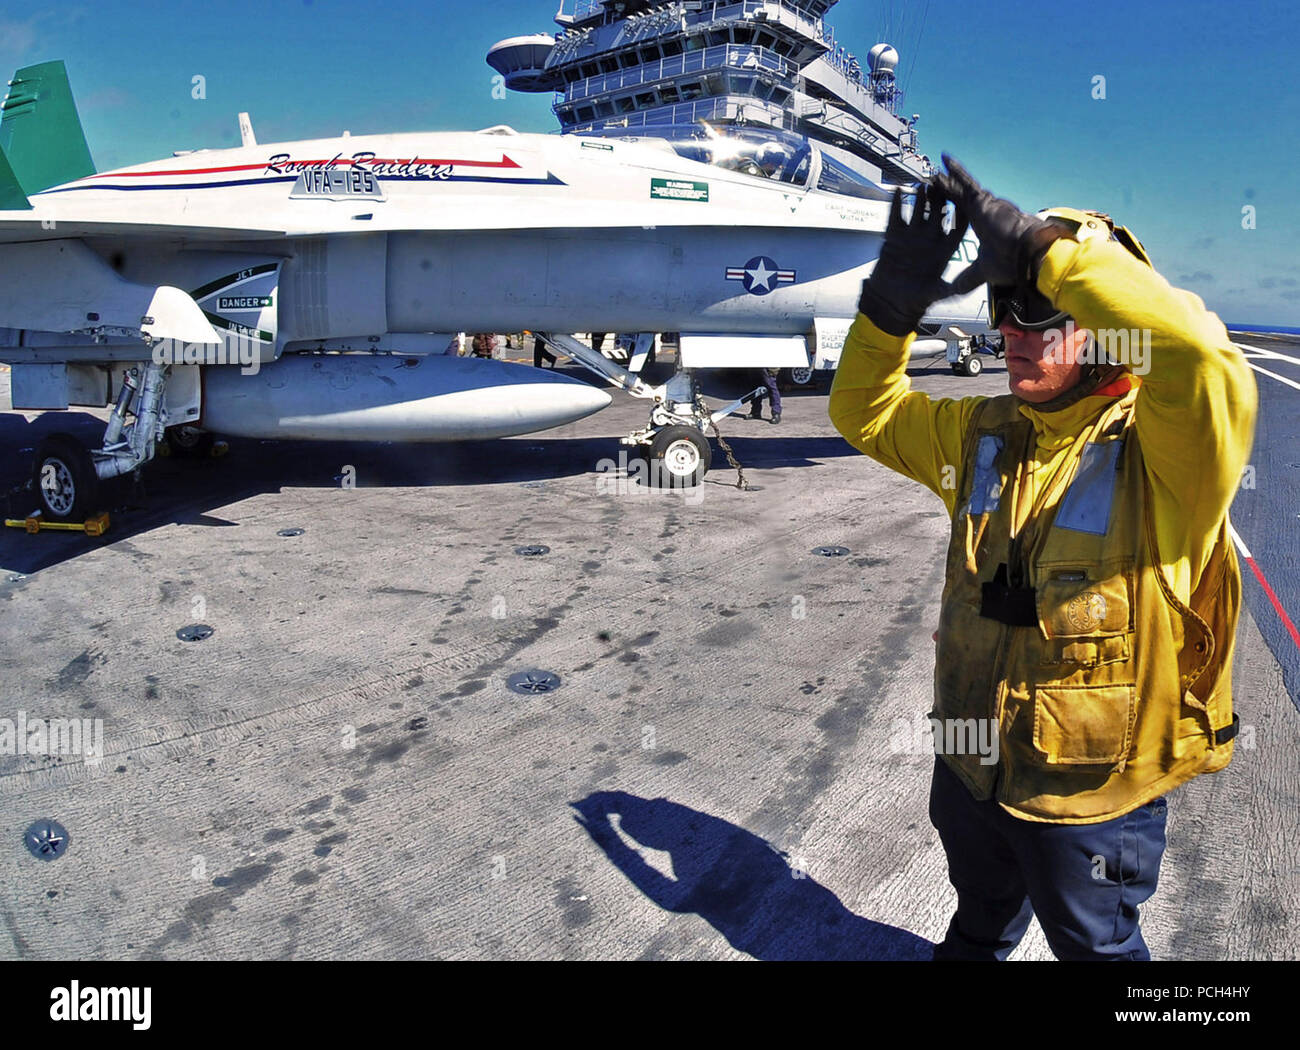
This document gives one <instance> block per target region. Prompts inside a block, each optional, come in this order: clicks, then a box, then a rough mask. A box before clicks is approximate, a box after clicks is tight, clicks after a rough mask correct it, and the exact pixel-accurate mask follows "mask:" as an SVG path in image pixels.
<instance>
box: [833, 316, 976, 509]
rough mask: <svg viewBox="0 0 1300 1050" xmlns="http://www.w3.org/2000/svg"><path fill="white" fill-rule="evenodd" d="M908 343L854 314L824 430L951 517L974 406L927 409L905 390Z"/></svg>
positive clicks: (941, 404) (970, 401)
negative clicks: (829, 428) (921, 490)
mask: <svg viewBox="0 0 1300 1050" xmlns="http://www.w3.org/2000/svg"><path fill="white" fill-rule="evenodd" d="M914 338H915V334H914V333H912V334H909V335H907V336H894V335H890V334H889V333H888V332H883V331H881V330H880V329H879V328H877V327H876V326H875V325H874V324H872V323H871V321H870V320H869V319H868V318H867V317H866V316H865V315H863V314H858V317H857V320H855V321H854V322H853V327H852V328H850V329H849V334H848V337H847V338H846V339H845V340H844V353H843V355H842V356H841V357H840V363H839V367H838V368H837V369H836V371H835V382H834V384H833V385H832V386H831V396H830V404H829V412H830V417H831V422H832V423H833V424H834V425H835V429H836V430H838V431H839V432H840V433H841V434H843V435H844V439H845V440H846V441H847V442H848V443H849V444H850V445H852V446H853V447H854V448H856V449H858V450H860V451H862V452H865V453H866V454H867V455H868V456H870V457H871V458H872V459H874V460H876V461H877V462H878V463H883V464H884V465H885V466H887V467H889V468H890V470H896V471H898V472H899V473H900V474H904V475H906V476H907V477H909V478H912V479H913V480H914V481H919V482H920V483H921V484H922V485H924V486H925V487H926V488H928V489H930V490H931V491H932V492H934V493H935V494H936V495H938V496H939V498H940V499H942V500H943V502H944V505H945V506H946V507H947V508H948V513H949V514H950V515H951V514H952V513H953V512H954V511H955V509H956V506H955V504H956V499H957V490H956V477H957V473H958V471H959V470H960V468H961V449H962V438H963V436H964V435H965V433H966V428H967V426H968V424H969V423H970V419H971V415H972V414H973V413H974V411H975V407H976V406H977V405H978V404H979V402H980V401H981V400H982V399H981V398H975V397H968V398H963V399H962V400H960V401H954V400H952V399H951V398H943V399H942V400H937V401H932V400H931V399H930V398H929V396H927V395H926V394H923V393H921V392H920V391H918V390H913V389H912V383H911V380H910V379H908V377H907V359H908V353H909V350H910V348H911V345H912V340H913V339H914ZM948 468H951V469H948Z"/></svg>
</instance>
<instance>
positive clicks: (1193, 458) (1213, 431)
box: [1038, 240, 1257, 583]
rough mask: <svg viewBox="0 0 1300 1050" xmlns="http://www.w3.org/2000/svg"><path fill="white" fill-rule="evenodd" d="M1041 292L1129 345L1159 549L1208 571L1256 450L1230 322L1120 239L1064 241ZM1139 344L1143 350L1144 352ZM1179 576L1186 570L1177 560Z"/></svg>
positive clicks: (1252, 399) (1108, 337) (1248, 379)
mask: <svg viewBox="0 0 1300 1050" xmlns="http://www.w3.org/2000/svg"><path fill="white" fill-rule="evenodd" d="M1038 289H1039V291H1041V292H1042V293H1043V294H1044V295H1046V296H1047V297H1048V298H1049V299H1051V301H1052V302H1053V303H1054V304H1055V305H1056V306H1058V307H1060V308H1061V309H1062V310H1065V311H1066V312H1067V313H1068V314H1069V315H1070V316H1071V317H1073V318H1074V320H1075V322H1076V323H1077V324H1078V325H1079V327H1081V328H1086V329H1088V330H1090V331H1091V332H1093V333H1094V335H1097V336H1100V338H1101V343H1102V345H1103V346H1104V345H1107V343H1109V344H1110V345H1112V346H1117V347H1119V348H1121V349H1122V348H1123V347H1124V346H1125V344H1126V342H1127V345H1128V348H1129V360H1128V361H1126V362H1122V363H1124V364H1127V365H1128V366H1129V369H1130V371H1132V372H1133V373H1134V374H1135V375H1137V376H1138V377H1139V379H1140V383H1141V386H1140V388H1139V391H1138V400H1137V408H1136V414H1135V417H1134V426H1135V427H1136V429H1137V434H1138V440H1139V441H1140V442H1141V443H1142V456H1143V459H1144V461H1145V463H1146V469H1147V473H1148V475H1149V477H1150V479H1151V485H1152V491H1153V493H1154V495H1155V498H1156V500H1157V502H1161V503H1166V504H1168V505H1170V507H1171V510H1174V511H1175V513H1171V514H1162V515H1159V516H1158V517H1157V519H1156V520H1157V521H1158V522H1159V523H1160V535H1159V541H1160V548H1161V552H1162V555H1165V556H1166V557H1167V558H1168V559H1169V560H1170V561H1171V562H1173V561H1176V560H1179V559H1180V558H1181V557H1182V556H1183V554H1182V553H1180V552H1185V556H1186V557H1187V558H1188V561H1189V565H1188V568H1190V570H1191V572H1190V576H1189V577H1188V579H1187V582H1189V583H1190V581H1191V580H1194V579H1195V578H1196V577H1198V576H1199V575H1200V570H1201V568H1202V567H1203V566H1204V564H1205V559H1206V557H1207V556H1208V550H1209V544H1210V542H1211V541H1212V540H1213V538H1214V535H1215V534H1216V533H1217V532H1218V528H1219V524H1220V522H1221V521H1222V520H1223V517H1224V515H1225V514H1226V513H1227V511H1228V507H1229V506H1230V505H1231V503H1232V499H1233V496H1234V495H1235V494H1236V491H1237V485H1238V483H1239V482H1240V480H1241V474H1242V469H1243V468H1244V467H1245V465H1246V460H1247V459H1248V457H1249V456H1250V447H1251V441H1252V438H1253V436H1254V431H1255V415H1256V409H1257V393H1256V390H1255V380H1254V377H1253V376H1252V375H1251V372H1250V368H1249V367H1248V366H1247V364H1246V359H1245V357H1244V356H1242V353H1241V351H1240V350H1238V349H1237V348H1236V347H1235V346H1234V345H1233V344H1232V342H1231V340H1229V338H1228V333H1227V331H1226V330H1225V329H1224V327H1223V322H1221V321H1220V320H1219V318H1218V317H1217V316H1215V315H1214V314H1213V313H1211V312H1210V311H1209V310H1207V309H1206V308H1205V304H1204V303H1203V302H1202V301H1201V300H1200V298H1199V297H1198V296H1196V295H1193V294H1192V293H1191V292H1187V291H1183V290H1181V289H1178V288H1174V287H1172V286H1171V285H1170V284H1169V282H1168V281H1166V280H1165V279H1164V278H1163V277H1161V276H1160V274H1158V273H1156V272H1155V270H1153V269H1151V268H1150V267H1149V266H1147V265H1145V264H1144V263H1142V262H1141V261H1139V260H1138V259H1137V258H1136V257H1134V256H1133V255H1131V254H1130V253H1129V252H1128V251H1126V250H1125V249H1124V248H1123V247H1122V246H1121V245H1120V244H1119V243H1118V242H1116V241H1103V240H1087V241H1084V242H1083V243H1078V242H1076V241H1074V240H1058V241H1056V242H1055V243H1054V244H1053V245H1052V246H1051V247H1050V248H1049V249H1048V251H1047V254H1046V255H1045V256H1044V257H1043V262H1042V266H1041V268H1040V270H1039V272H1038ZM1135 348H1140V349H1141V353H1138V352H1137V350H1136V349H1135ZM1174 568H1175V573H1176V575H1182V573H1181V572H1180V571H1178V567H1177V566H1174Z"/></svg>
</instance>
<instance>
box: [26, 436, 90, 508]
mask: <svg viewBox="0 0 1300 1050" xmlns="http://www.w3.org/2000/svg"><path fill="white" fill-rule="evenodd" d="M32 489H33V490H34V491H35V492H36V498H37V499H38V500H40V504H41V515H42V517H46V518H49V519H50V520H51V521H85V520H86V519H87V518H88V517H90V516H91V515H92V514H94V513H95V512H96V511H97V510H99V509H100V507H99V506H98V501H99V497H100V483H99V476H98V475H97V474H96V473H95V463H94V461H93V460H92V459H91V458H90V450H89V449H87V448H86V447H85V446H84V445H82V443H81V442H80V441H78V440H77V439H76V438H74V437H73V436H72V435H71V434H51V435H50V436H49V437H47V438H45V439H44V440H42V441H41V443H40V444H39V445H37V446H36V455H35V457H34V458H33V460H32Z"/></svg>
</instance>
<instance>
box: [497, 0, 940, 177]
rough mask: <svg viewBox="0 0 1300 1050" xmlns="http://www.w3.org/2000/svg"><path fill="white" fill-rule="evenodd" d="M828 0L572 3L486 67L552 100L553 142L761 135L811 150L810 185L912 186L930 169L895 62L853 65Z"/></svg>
mask: <svg viewBox="0 0 1300 1050" xmlns="http://www.w3.org/2000/svg"><path fill="white" fill-rule="evenodd" d="M835 3H836V0H730V2H728V0H576V3H575V5H574V9H573V10H572V12H565V11H564V9H563V7H562V8H561V10H560V12H559V13H558V14H556V16H555V21H556V23H557V24H558V25H559V27H560V28H559V31H558V32H557V33H555V34H554V35H552V34H548V33H540V34H535V35H532V36H518V37H512V38H510V39H507V40H502V41H501V42H499V43H498V44H496V45H495V46H493V47H492V48H491V49H490V50H489V52H488V55H487V61H488V63H489V64H490V65H491V66H492V67H493V68H494V69H496V70H497V71H498V72H499V73H500V74H502V76H503V77H504V79H505V85H506V87H508V88H510V89H512V90H515V91H528V92H546V91H550V92H554V93H555V101H554V111H555V115H556V117H557V118H558V120H559V123H560V129H561V131H563V132H565V133H574V134H582V135H594V136H602V135H607V136H621V137H633V136H646V137H650V136H656V135H660V134H671V131H670V129H673V128H684V127H690V126H695V127H699V126H700V125H701V123H703V124H705V125H708V126H711V127H713V128H715V129H719V128H722V129H725V128H744V127H749V128H770V129H773V130H776V131H781V132H787V133H793V134H796V135H799V136H805V137H806V138H807V139H809V140H811V141H812V142H813V143H815V144H816V146H817V147H818V148H819V149H820V150H821V153H822V156H823V164H822V169H823V170H822V173H821V178H820V180H819V181H820V186H821V188H824V189H832V190H837V191H839V192H846V191H847V192H850V193H853V192H855V191H856V193H857V195H860V196H876V195H877V194H879V193H880V192H881V190H880V188H881V187H884V186H889V185H904V186H907V185H912V184H915V183H916V182H918V181H920V180H923V179H925V178H927V177H928V176H929V175H930V173H931V172H932V170H933V168H932V166H931V163H930V161H929V159H928V158H926V157H925V156H924V155H922V154H921V153H920V152H919V151H918V149H917V137H916V128H915V125H916V121H917V119H918V117H917V115H915V114H913V115H912V116H910V117H905V116H903V115H902V102H903V93H902V91H901V90H900V88H899V87H898V84H897V81H896V77H895V71H896V69H897V65H898V53H897V51H895V49H894V48H893V47H891V46H890V45H889V44H887V43H878V44H876V45H875V46H874V47H872V48H871V50H870V52H869V53H868V56H867V66H866V69H863V68H862V66H861V64H860V63H859V61H858V59H857V58H856V57H854V55H853V54H852V53H851V52H850V51H849V50H848V49H846V48H845V47H843V46H841V45H839V44H837V43H836V40H835V33H834V30H833V29H832V28H831V27H830V26H829V25H827V24H826V15H827V13H828V12H829V11H830V9H831V8H832V7H833V6H834V5H835ZM872 189H875V190H877V194H873V193H872V192H871V190H872Z"/></svg>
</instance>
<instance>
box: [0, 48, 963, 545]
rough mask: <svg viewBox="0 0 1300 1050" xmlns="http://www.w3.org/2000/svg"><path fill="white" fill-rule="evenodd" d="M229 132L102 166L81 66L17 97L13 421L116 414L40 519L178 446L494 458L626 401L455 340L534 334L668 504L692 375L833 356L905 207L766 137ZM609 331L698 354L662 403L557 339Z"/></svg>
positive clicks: (702, 417) (7, 322) (704, 454)
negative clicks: (577, 372) (627, 426)
mask: <svg viewBox="0 0 1300 1050" xmlns="http://www.w3.org/2000/svg"><path fill="white" fill-rule="evenodd" d="M241 132H242V139H243V141H242V145H240V146H239V147H236V148H233V149H223V150H197V151H193V152H187V153H182V154H177V155H174V156H172V157H170V158H168V159H165V160H160V161H155V162H152V163H148V164H142V165H137V166H134V167H129V168H123V169H120V170H115V171H106V172H97V171H96V170H95V169H94V165H93V163H92V161H91V158H90V154H89V151H88V149H87V147H86V142H85V138H84V135H83V133H82V130H81V125H80V121H79V119H78V117H77V113H76V108H75V104H74V102H73V99H72V93H71V90H70V88H69V85H68V79H67V75H66V72H65V70H64V67H63V64H62V63H61V62H51V63H46V64H43V65H38V66H32V67H29V68H26V69H23V70H20V71H19V72H18V73H17V74H16V76H15V78H14V80H13V81H11V83H10V88H9V93H8V96H7V97H6V99H5V101H4V113H3V120H2V121H0V361H2V362H6V363H8V364H10V365H11V366H12V400H13V407H14V408H15V409H25V410H47V409H48V410H55V409H67V408H68V407H69V406H72V405H78V406H98V407H106V406H110V405H111V406H113V407H112V412H111V414H110V416H109V421H108V424H107V426H106V429H105V433H104V436H103V441H102V443H101V445H100V446H99V447H96V448H85V447H83V446H82V445H80V444H79V443H78V442H77V441H75V440H74V439H73V438H71V437H70V436H69V435H66V434H57V435H54V436H52V437H50V438H48V439H46V440H45V441H44V442H43V443H42V445H41V446H40V447H39V448H38V449H37V453H36V456H35V463H34V468H33V480H34V487H35V489H36V492H37V494H38V495H39V499H40V502H41V504H42V510H43V513H44V514H46V515H47V516H49V517H51V518H54V519H60V520H68V519H79V518H84V517H85V516H86V515H87V514H88V513H89V512H91V511H93V510H94V509H95V501H96V499H97V496H98V493H97V488H98V484H99V482H101V481H103V480H105V479H109V478H112V477H115V476H118V475H122V474H126V473H128V472H132V471H136V470H138V469H139V468H141V467H142V466H143V465H144V464H145V463H147V462H148V461H149V460H150V459H151V458H152V457H153V455H154V453H155V449H156V447H157V445H158V442H160V441H162V440H170V441H174V442H176V443H177V444H181V445H183V444H185V443H187V442H193V441H194V440H195V439H196V437H197V436H198V435H201V434H203V433H205V432H216V433H220V434H224V435H232V436H245V437H254V438H286V439H317V440H340V439H354V440H373V441H455V440H463V439H470V438H490V437H500V436H507V435H515V434H524V433H529V432H532V431H537V430H544V429H547V428H550V427H554V426H558V425H562V424H564V423H567V422H571V421H573V420H576V419H580V418H582V417H584V416H586V415H589V414H591V413H593V412H595V411H597V410H599V409H600V408H602V407H604V406H605V405H606V404H608V403H609V401H610V397H609V395H608V394H607V393H606V392H605V391H604V390H602V389H599V388H597V387H595V386H592V385H591V384H588V383H584V382H580V381H578V380H575V379H573V378H570V377H566V376H563V375H557V374H553V373H551V372H548V371H543V370H540V369H532V368H526V367H521V366H519V365H516V364H511V363H507V362H503V361H493V360H479V359H472V358H462V357H458V356H447V355H445V354H444V351H445V349H446V347H447V343H448V338H449V335H448V333H456V332H510V331H522V330H525V329H527V330H530V331H533V332H537V333H541V334H542V336H543V338H544V339H545V340H546V341H547V342H548V343H549V344H550V345H551V346H552V347H553V348H555V349H558V350H559V351H560V352H562V353H564V354H565V355H568V356H569V357H571V358H573V359H574V360H576V361H578V362H580V363H582V364H584V365H585V366H587V367H588V368H590V369H591V370H593V371H595V372H596V373H598V374H599V375H600V376H602V377H603V378H604V379H606V380H608V381H609V382H610V383H612V384H614V385H615V386H618V387H620V388H621V389H624V390H626V391H628V392H630V393H632V394H633V395H635V396H639V397H644V398H646V399H647V400H648V401H649V402H650V404H651V412H650V420H649V422H648V424H647V426H646V427H645V428H643V429H642V430H639V431H637V432H636V433H634V434H631V435H628V436H627V437H626V438H624V439H623V441H624V442H625V443H628V444H633V445H638V446H642V447H644V448H646V449H647V450H648V452H649V454H651V455H652V456H654V457H656V458H658V459H660V460H661V461H662V462H663V463H664V465H665V466H666V467H667V468H668V470H667V473H666V474H665V477H666V478H667V480H668V481H669V483H675V484H691V483H694V482H696V481H698V480H699V479H700V478H701V477H702V476H703V473H704V471H705V470H707V469H708V464H709V444H708V441H707V439H706V437H705V436H704V429H705V428H706V427H707V426H708V424H709V422H710V420H711V419H717V418H721V417H722V416H723V415H725V414H726V413H727V412H729V411H731V410H732V409H733V408H734V407H735V406H736V404H737V403H736V402H733V403H732V404H731V405H728V406H724V407H723V408H721V409H720V410H716V411H714V410H710V409H709V408H708V407H706V406H705V405H704V403H703V401H702V400H701V399H700V397H699V395H698V387H697V385H696V383H695V380H694V377H693V369H695V368H705V367H719V366H725V367H738V366H746V367H749V366H768V367H775V366H780V367H792V368H801V369H809V368H812V367H813V366H815V365H816V364H818V363H822V362H819V361H818V354H819V353H822V349H819V346H822V345H823V344H826V343H827V342H830V341H833V340H834V338H835V336H836V333H838V335H839V338H840V339H842V334H843V331H844V329H845V328H847V325H848V323H849V321H850V320H851V318H852V317H853V316H854V313H855V311H856V302H857V298H858V293H859V286H860V284H861V282H862V279H863V278H864V277H865V276H866V274H867V273H868V272H869V271H870V268H871V265H872V262H873V260H874V259H875V257H876V255H877V253H878V251H879V245H880V241H881V235H882V231H883V229H884V225H885V221H886V219H887V213H888V203H887V201H886V200H885V199H883V198H884V196H885V195H884V193H883V192H876V193H867V194H865V195H862V194H861V193H857V194H845V193H834V192H826V191H824V190H821V189H818V188H816V187H817V186H818V182H819V179H818V174H819V170H820V165H821V162H822V161H821V155H820V152H819V150H818V149H817V147H816V146H814V145H812V144H811V143H810V142H809V141H808V140H806V139H803V138H801V137H799V136H797V135H793V134H789V133H782V132H778V131H771V130H764V131H758V130H755V131H752V132H746V133H743V134H730V135H726V136H720V135H718V134H717V133H716V132H715V131H711V130H710V129H708V128H706V127H695V128H689V127H688V128H685V129H682V128H678V129H671V128H669V129H663V132H662V137H659V136H658V133H657V134H656V137H648V136H647V137H644V138H640V139H635V140H629V139H622V138H620V139H611V138H587V137H582V136H576V135H564V136H552V135H526V134H517V133H515V132H513V131H512V130H510V129H509V128H505V127H496V128H489V129H487V130H485V131H480V132H473V133H428V134H400V135H392V134H387V135H357V136H349V135H347V134H346V133H345V134H344V135H343V136H341V137H339V138H334V139H316V140H309V141H301V142H284V143H272V144H265V145H263V144H259V143H258V142H257V141H256V138H255V136H254V133H253V129H252V126H251V123H250V122H249V121H248V120H247V118H246V117H245V116H243V115H241ZM872 198H875V199H872ZM958 265H959V264H957V263H954V268H956V267H957V266H958ZM979 295H980V293H975V296H976V297H978V296H979ZM968 298H969V299H970V301H969V302H968V301H965V300H950V301H948V302H947V303H945V304H939V305H940V308H942V307H944V306H952V307H954V308H953V309H952V310H950V311H949V312H948V313H943V312H942V311H940V312H937V313H936V314H935V315H934V316H933V317H931V318H929V319H928V320H930V321H932V322H936V323H939V324H943V323H947V322H964V323H971V322H972V321H975V320H976V319H977V318H979V317H980V316H982V313H983V304H982V301H980V302H976V301H975V298H974V297H968ZM591 331H595V332H625V333H658V332H678V333H681V335H680V348H681V352H680V354H679V365H684V367H679V371H678V372H677V374H676V375H674V376H673V377H672V378H671V379H670V380H669V381H668V382H666V383H664V384H662V385H660V386H650V385H648V384H647V383H646V382H645V381H643V380H642V379H641V378H640V376H639V374H638V368H639V364H640V362H641V361H643V360H644V357H645V351H646V349H647V347H648V340H650V339H653V335H649V336H643V337H642V338H641V340H640V342H639V343H638V352H637V353H636V354H634V355H633V359H632V362H631V367H630V368H624V367H622V366H621V365H619V364H616V363H615V362H612V361H610V360H608V359H607V358H606V357H604V356H603V355H602V354H599V353H596V352H593V351H592V350H591V349H590V348H589V347H588V346H586V345H585V344H583V343H579V342H578V340H576V339H574V338H572V337H571V336H568V335H566V334H564V333H571V332H591ZM757 333H761V334H757ZM819 337H820V344H819V341H818V340H819ZM823 349H824V346H823Z"/></svg>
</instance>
